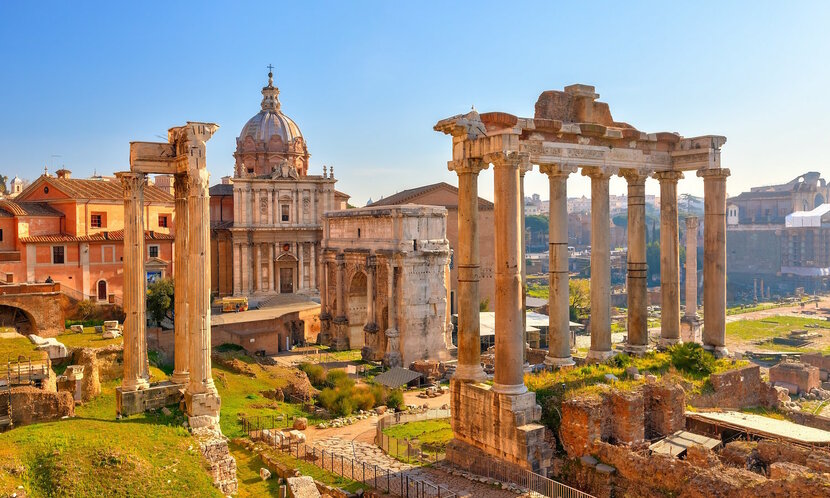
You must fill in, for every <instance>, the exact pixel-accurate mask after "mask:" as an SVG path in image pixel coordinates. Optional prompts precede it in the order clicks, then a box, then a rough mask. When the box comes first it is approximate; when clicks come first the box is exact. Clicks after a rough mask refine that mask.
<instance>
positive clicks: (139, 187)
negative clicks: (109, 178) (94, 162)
mask: <svg viewBox="0 0 830 498" xmlns="http://www.w3.org/2000/svg"><path fill="white" fill-rule="evenodd" d="M115 176H116V178H118V179H119V180H121V185H123V186H124V197H125V198H126V197H132V196H134V195H136V194H138V193H139V192H141V191H143V190H144V186H145V185H147V175H145V174H144V173H133V172H132V171H121V172H119V173H116V174H115Z"/></svg>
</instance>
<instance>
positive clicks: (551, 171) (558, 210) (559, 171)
mask: <svg viewBox="0 0 830 498" xmlns="http://www.w3.org/2000/svg"><path fill="white" fill-rule="evenodd" d="M539 171H540V172H542V173H544V174H546V175H548V182H549V184H550V213H549V226H548V237H549V241H550V246H549V252H548V263H549V266H550V273H549V275H550V294H549V297H548V320H549V322H548V354H547V356H546V357H545V365H549V366H554V367H562V366H569V365H573V364H574V361H573V358H571V328H570V300H569V294H568V293H569V291H568V175H569V174H571V173H573V172H574V171H576V168H574V167H571V166H561V165H555V164H542V165H541V166H539Z"/></svg>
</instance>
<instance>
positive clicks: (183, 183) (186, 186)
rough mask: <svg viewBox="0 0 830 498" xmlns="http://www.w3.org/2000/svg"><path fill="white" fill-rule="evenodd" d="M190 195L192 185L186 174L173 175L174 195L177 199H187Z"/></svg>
mask: <svg viewBox="0 0 830 498" xmlns="http://www.w3.org/2000/svg"><path fill="white" fill-rule="evenodd" d="M189 193H190V183H188V181H187V174H186V173H176V174H175V175H173V195H174V196H175V198H176V199H185V198H187V196H188V194H189Z"/></svg>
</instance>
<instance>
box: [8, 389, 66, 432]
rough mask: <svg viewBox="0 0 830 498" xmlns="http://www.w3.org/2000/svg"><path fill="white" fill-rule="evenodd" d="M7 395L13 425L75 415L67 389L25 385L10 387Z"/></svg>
mask: <svg viewBox="0 0 830 498" xmlns="http://www.w3.org/2000/svg"><path fill="white" fill-rule="evenodd" d="M9 395H10V396H11V408H12V422H13V423H14V425H26V424H31V423H35V422H48V421H51V420H59V419H61V418H63V417H73V416H75V399H74V397H73V396H72V394H71V393H69V392H67V391H60V392H52V391H45V390H43V389H38V388H35V387H30V386H26V387H15V388H12V389H11V391H10V392H9ZM3 401H4V402H5V399H4V400H3Z"/></svg>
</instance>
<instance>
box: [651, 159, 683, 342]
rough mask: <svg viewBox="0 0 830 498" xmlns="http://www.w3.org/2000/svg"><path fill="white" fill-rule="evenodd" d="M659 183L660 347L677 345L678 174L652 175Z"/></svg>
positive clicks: (678, 328)
mask: <svg viewBox="0 0 830 498" xmlns="http://www.w3.org/2000/svg"><path fill="white" fill-rule="evenodd" d="M654 177H655V178H657V180H659V181H660V294H661V296H662V302H661V303H662V304H661V310H660V346H661V347H668V346H671V345H672V344H677V343H678V342H680V237H679V233H678V227H677V181H678V180H680V179H681V178H683V173H682V172H680V171H661V172H658V173H655V174H654Z"/></svg>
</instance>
